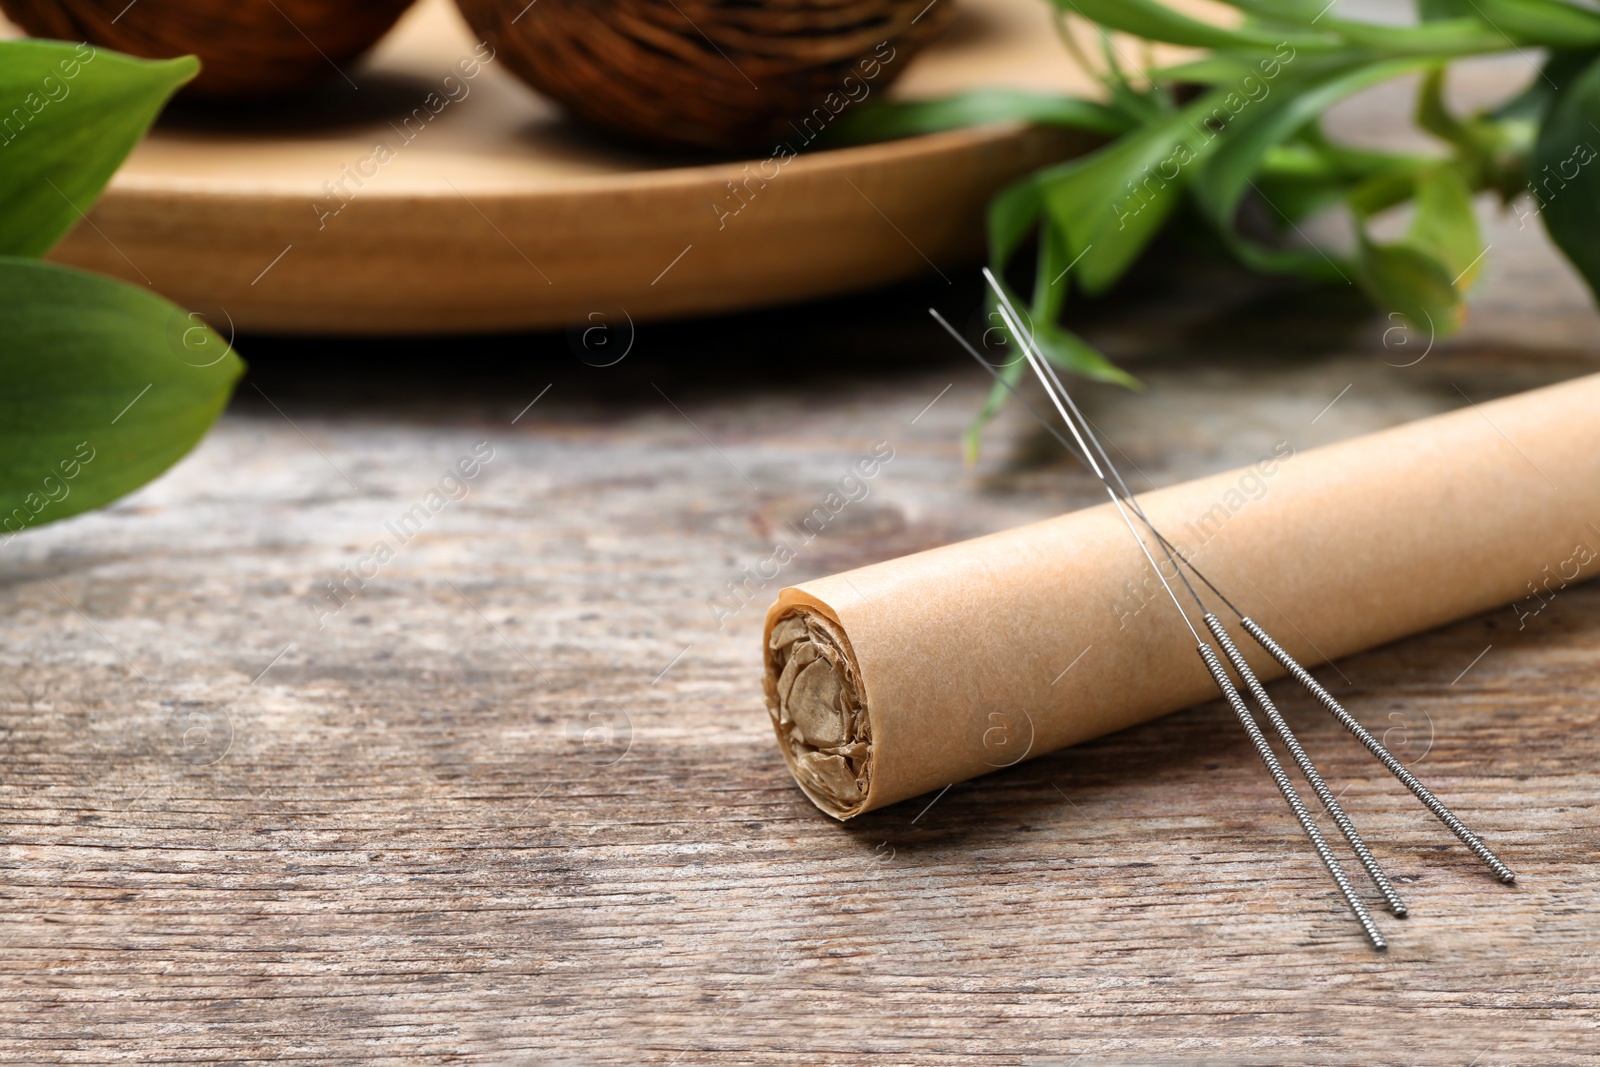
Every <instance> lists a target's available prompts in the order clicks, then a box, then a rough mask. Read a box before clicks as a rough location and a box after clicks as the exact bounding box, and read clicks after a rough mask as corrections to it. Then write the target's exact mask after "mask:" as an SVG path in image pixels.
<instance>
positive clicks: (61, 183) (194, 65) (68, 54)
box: [0, 40, 200, 256]
mask: <svg viewBox="0 0 1600 1067" xmlns="http://www.w3.org/2000/svg"><path fill="white" fill-rule="evenodd" d="M199 69H200V64H199V61H197V60H196V59H195V58H194V57H193V56H187V57H184V58H181V59H170V60H165V61H161V62H152V61H150V60H146V59H133V58H132V57H129V56H124V55H119V54H118V53H116V52H109V51H105V50H102V49H96V48H93V47H91V46H89V45H86V44H83V45H70V44H63V43H61V42H59V41H33V40H28V41H5V42H0V205H4V207H5V210H4V211H3V212H0V255H18V256H39V255H43V254H44V253H45V252H47V251H49V249H50V246H51V245H53V244H55V243H56V241H58V240H60V238H61V236H62V235H63V234H65V233H66V232H67V231H68V230H70V229H71V228H72V227H73V226H75V225H77V223H78V220H79V219H80V218H81V217H82V214H81V213H82V212H85V211H88V210H89V206H90V205H91V204H93V203H94V201H95V200H96V199H97V198H98V197H99V196H100V191H101V190H102V189H104V188H105V185H106V182H108V181H110V180H111V175H112V174H114V173H115V172H116V170H117V168H118V167H119V166H121V165H122V161H123V159H124V158H126V156H127V155H128V153H129V152H130V151H132V150H133V146H134V145H135V144H137V143H138V142H139V139H140V138H141V137H143V136H144V133H145V130H147V129H149V127H150V124H151V123H152V122H154V121H155V117H156V115H157V114H159V113H160V111H161V108H162V107H163V106H164V105H165V104H166V102H167V98H168V97H170V96H171V95H172V94H173V93H174V92H175V91H176V90H177V89H178V87H179V86H181V85H182V84H183V83H184V82H186V81H188V80H189V79H190V78H192V77H194V75H195V72H197V71H198V70H199Z"/></svg>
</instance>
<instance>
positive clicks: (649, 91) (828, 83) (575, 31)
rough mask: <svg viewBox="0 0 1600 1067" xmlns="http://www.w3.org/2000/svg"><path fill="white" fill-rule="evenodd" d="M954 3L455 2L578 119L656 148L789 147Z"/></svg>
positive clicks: (900, 58)
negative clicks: (653, 145) (661, 146)
mask: <svg viewBox="0 0 1600 1067" xmlns="http://www.w3.org/2000/svg"><path fill="white" fill-rule="evenodd" d="M954 2H955V0H934V2H933V3H931V4H930V3H929V0H537V2H536V3H532V4H530V3H528V0H456V4H457V6H458V7H460V8H461V12H462V14H464V15H465V16H466V18H467V22H469V23H470V24H471V25H472V28H473V30H474V31H475V32H476V33H477V34H479V35H480V36H481V37H482V38H483V39H484V40H486V41H487V42H488V43H489V44H490V45H492V46H493V47H494V48H495V50H496V52H497V53H498V54H499V55H500V56H502V57H503V58H504V61H505V62H506V63H507V65H509V66H510V67H511V69H512V70H514V71H515V72H516V73H517V74H518V75H519V76H521V77H522V79H523V80H524V81H526V82H527V83H528V84H529V85H531V86H533V87H534V88H535V89H537V90H538V91H539V92H541V93H543V94H544V95H546V96H548V97H550V98H552V99H554V100H556V101H557V102H559V103H560V104H562V105H563V106H564V107H566V109H567V110H568V111H570V112H571V113H572V114H573V115H575V116H577V117H578V118H580V119H582V120H584V121H586V122H589V123H592V124H594V125H596V126H600V127H603V128H605V129H608V130H612V131H614V132H617V133H621V134H624V135H626V136H628V137H631V138H634V139H637V140H641V141H646V142H649V143H653V144H658V145H666V146H692V147H697V148H711V149H723V150H740V149H750V148H769V149H770V148H772V146H773V144H774V142H775V141H780V140H781V141H785V142H787V143H789V144H790V145H795V146H798V145H799V144H803V143H805V142H806V141H809V140H811V139H813V138H814V137H816V136H817V134H818V132H819V131H820V129H821V128H823V127H825V126H827V125H828V123H829V122H831V120H832V118H833V116H835V115H837V114H839V113H840V112H842V111H843V110H844V109H845V108H847V107H853V106H856V105H857V104H859V103H860V101H862V100H864V99H865V98H866V97H867V96H868V95H870V94H876V93H879V92H881V91H882V90H883V88H884V87H885V86H887V85H888V84H889V82H891V81H893V80H894V79H895V78H896V77H898V76H899V74H900V72H901V71H902V70H904V69H905V67H906V65H907V63H908V62H909V61H910V59H911V55H912V53H913V52H915V51H916V49H917V48H918V47H919V46H920V45H921V44H922V43H923V42H924V41H926V40H927V39H928V38H929V37H931V36H933V35H934V34H935V33H937V32H938V30H939V29H940V28H941V27H942V26H943V25H944V23H945V22H946V20H947V19H948V17H949V15H950V14H951V10H952V7H953V5H954Z"/></svg>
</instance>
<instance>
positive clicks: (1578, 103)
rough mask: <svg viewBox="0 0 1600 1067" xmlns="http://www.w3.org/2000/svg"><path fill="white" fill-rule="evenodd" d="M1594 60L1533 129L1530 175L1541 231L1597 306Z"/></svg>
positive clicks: (1598, 134) (1599, 75) (1598, 72)
mask: <svg viewBox="0 0 1600 1067" xmlns="http://www.w3.org/2000/svg"><path fill="white" fill-rule="evenodd" d="M1597 145H1600V60H1596V61H1595V62H1593V63H1591V64H1590V65H1589V67H1588V69H1587V70H1585V71H1584V72H1583V73H1582V74H1581V75H1579V76H1578V78H1577V79H1576V80H1575V81H1573V83H1572V84H1571V85H1570V86H1568V87H1567V89H1566V91H1564V92H1563V93H1562V94H1561V95H1560V96H1559V97H1558V98H1557V99H1556V102H1555V104H1554V106H1553V107H1552V108H1551V109H1550V112H1549V114H1548V115H1547V116H1546V118H1545V121H1544V125H1543V126H1541V127H1540V129H1539V139H1538V142H1537V143H1536V144H1535V145H1534V149H1533V160H1532V162H1531V163H1530V165H1529V168H1528V169H1529V170H1530V171H1531V172H1532V175H1531V177H1532V185H1533V191H1534V194H1535V195H1536V196H1537V197H1538V199H1539V203H1540V209H1541V213H1542V214H1543V216H1544V225H1545V229H1546V230H1548V231H1549V233H1550V239H1551V240H1553V241H1554V242H1555V243H1556V245H1557V246H1558V247H1559V248H1560V249H1561V251H1563V252H1565V253H1566V255H1567V258H1568V259H1570V260H1571V261H1572V264H1573V266H1575V267H1577V268H1578V272H1579V273H1580V274H1582V275H1583V277H1584V280H1585V281H1587V282H1588V283H1589V288H1590V289H1592V290H1593V291H1594V293H1595V297H1596V299H1597V300H1600V164H1597V163H1596V160H1595V156H1596V146H1597Z"/></svg>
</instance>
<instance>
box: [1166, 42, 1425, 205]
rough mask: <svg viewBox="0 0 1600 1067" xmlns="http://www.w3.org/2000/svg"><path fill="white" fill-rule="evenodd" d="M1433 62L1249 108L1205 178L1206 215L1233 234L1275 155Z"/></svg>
mask: <svg viewBox="0 0 1600 1067" xmlns="http://www.w3.org/2000/svg"><path fill="white" fill-rule="evenodd" d="M1430 62H1431V61H1428V60H1414V59H1412V60H1388V61H1385V62H1382V63H1366V64H1362V65H1360V66H1357V67H1355V68H1353V69H1347V70H1342V71H1337V72H1335V73H1333V74H1331V75H1326V76H1323V77H1321V78H1319V79H1317V80H1316V81H1314V82H1312V83H1310V84H1297V85H1292V86H1282V87H1280V89H1279V91H1278V92H1277V93H1276V94H1274V95H1270V96H1267V97H1266V98H1264V99H1262V100H1261V101H1259V102H1257V103H1251V104H1250V105H1249V106H1247V107H1244V108H1243V109H1242V110H1241V111H1240V113H1239V115H1238V116H1237V118H1236V119H1235V120H1234V122H1233V123H1231V124H1230V127H1229V129H1228V136H1227V139H1226V143H1225V144H1224V145H1223V146H1222V147H1221V148H1219V149H1218V150H1217V152H1216V155H1215V157H1214V158H1213V159H1212V160H1211V162H1210V163H1209V164H1207V166H1206V167H1205V169H1204V171H1203V173H1202V174H1201V175H1200V178H1199V181H1198V183H1197V185H1196V189H1195V193H1196V196H1197V198H1198V200H1199V203H1200V207H1201V210H1202V211H1204V212H1205V214H1206V216H1207V217H1208V218H1209V219H1210V220H1211V222H1212V224H1213V225H1214V226H1216V227H1217V228H1218V229H1219V230H1223V231H1227V230H1230V229H1231V228H1232V226H1233V216H1234V212H1235V211H1236V210H1237V209H1238V206H1239V199H1240V198H1241V197H1242V196H1243V195H1244V191H1245V188H1246V187H1247V186H1248V185H1249V184H1250V179H1251V176H1252V175H1254V174H1255V172H1256V170H1257V169H1258V168H1259V167H1260V166H1261V161H1262V159H1263V158H1264V157H1265V156H1266V154H1267V152H1268V151H1269V150H1271V149H1272V148H1273V147H1275V146H1276V145H1278V144H1279V143H1281V142H1282V141H1284V140H1286V139H1287V138H1289V137H1290V136H1291V135H1293V134H1294V133H1296V132H1297V131H1298V130H1300V129H1301V128H1302V127H1304V126H1306V125H1307V124H1308V123H1310V122H1311V121H1312V120H1313V119H1315V118H1317V117H1318V116H1319V115H1321V114H1322V113H1323V112H1324V111H1326V110H1327V109H1328V108H1330V107H1332V106H1333V105H1334V104H1336V103H1338V102H1339V101H1340V100H1343V99H1345V98H1346V97H1348V96H1352V95H1354V94H1355V93H1357V92H1360V91H1361V90H1362V89H1366V88H1369V87H1371V86H1373V85H1377V84H1379V83H1381V82H1384V81H1388V80H1389V79H1391V78H1394V77H1397V76H1399V75H1401V74H1406V73H1409V72H1411V71H1413V70H1416V69H1417V68H1418V67H1421V66H1427V65H1428V64H1429V63H1430Z"/></svg>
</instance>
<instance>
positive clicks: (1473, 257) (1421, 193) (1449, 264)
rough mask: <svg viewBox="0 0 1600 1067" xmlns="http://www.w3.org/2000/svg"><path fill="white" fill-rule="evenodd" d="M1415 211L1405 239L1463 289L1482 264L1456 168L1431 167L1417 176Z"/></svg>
mask: <svg viewBox="0 0 1600 1067" xmlns="http://www.w3.org/2000/svg"><path fill="white" fill-rule="evenodd" d="M1416 203H1417V213H1416V215H1415V216H1414V217H1413V218H1412V220H1411V228H1410V230H1409V232H1408V233H1407V234H1406V241H1407V242H1408V243H1410V244H1412V245H1415V246H1416V247H1418V248H1421V249H1423V250H1424V251H1426V252H1427V253H1428V254H1429V255H1430V256H1432V257H1433V258H1434V259H1436V260H1438V261H1439V262H1440V263H1442V264H1443V265H1444V266H1445V268H1446V269H1447V270H1449V272H1450V277H1451V278H1452V279H1453V284H1454V285H1455V287H1456V288H1457V289H1458V290H1461V291H1465V290H1466V289H1468V288H1470V287H1471V286H1472V283H1473V281H1474V280H1476V278H1477V274H1478V270H1479V269H1480V267H1481V266H1482V264H1483V252H1484V247H1483V235H1482V234H1481V233H1480V232H1479V231H1478V217H1477V215H1476V214H1475V213H1474V212H1473V210H1472V190H1471V189H1470V188H1469V187H1468V186H1467V183H1466V180H1465V179H1464V178H1462V177H1461V174H1460V172H1459V171H1457V170H1456V169H1455V168H1453V167H1450V166H1438V167H1432V168H1430V169H1428V170H1426V171H1423V172H1421V173H1420V174H1418V175H1417V192H1416Z"/></svg>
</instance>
